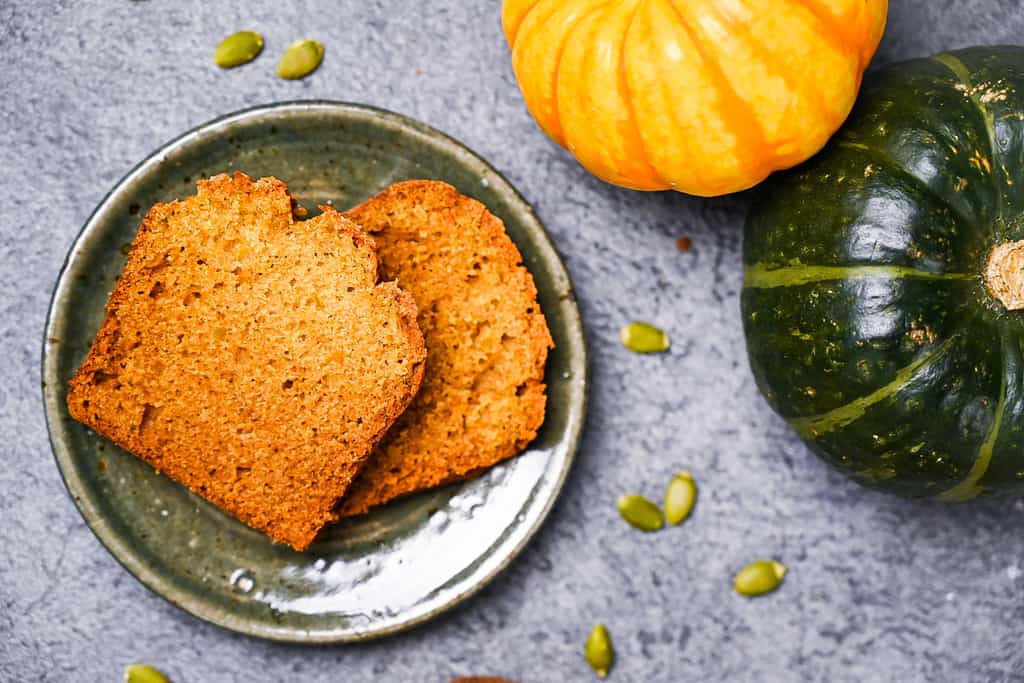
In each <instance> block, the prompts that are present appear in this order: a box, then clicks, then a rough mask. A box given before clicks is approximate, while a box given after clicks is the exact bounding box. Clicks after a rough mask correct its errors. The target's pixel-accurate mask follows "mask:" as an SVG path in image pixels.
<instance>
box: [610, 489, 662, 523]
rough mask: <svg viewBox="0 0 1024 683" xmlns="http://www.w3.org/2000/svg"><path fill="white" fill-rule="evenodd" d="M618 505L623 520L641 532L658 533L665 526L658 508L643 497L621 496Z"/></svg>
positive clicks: (632, 494)
mask: <svg viewBox="0 0 1024 683" xmlns="http://www.w3.org/2000/svg"><path fill="white" fill-rule="evenodd" d="M617 505H618V508H619V514H620V515H622V518H623V519H624V520H626V521H627V522H629V524H630V525H632V526H634V527H636V528H637V529H640V530H641V531H657V530H658V529H660V528H661V527H662V526H664V524H665V522H664V520H662V518H661V510H659V509H658V506H657V505H655V504H654V503H652V502H651V501H649V500H647V499H646V498H644V497H643V496H639V495H636V494H635V493H631V494H627V495H624V496H620V497H619V501H618V503H617Z"/></svg>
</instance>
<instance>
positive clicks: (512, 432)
mask: <svg viewBox="0 0 1024 683" xmlns="http://www.w3.org/2000/svg"><path fill="white" fill-rule="evenodd" d="M346 216H348V217H349V218H351V219H352V220H353V221H355V222H357V223H359V224H360V225H361V226H362V227H363V228H364V229H365V230H366V231H367V232H369V233H370V234H371V235H373V236H374V239H375V240H376V241H377V244H378V245H379V247H380V252H379V254H380V259H381V266H382V268H383V270H384V273H385V276H386V277H388V278H395V279H396V280H397V281H398V282H399V283H400V284H401V286H402V287H403V288H404V289H406V290H408V291H409V292H410V293H411V294H412V295H413V297H414V298H415V299H416V303H417V304H418V306H419V323H420V327H421V329H422V330H423V335H424V337H425V338H426V343H427V368H426V372H425V373H424V378H423V386H422V387H421V389H420V392H419V394H418V395H417V396H416V398H415V399H414V400H413V403H412V405H410V407H409V409H408V410H406V412H405V413H404V414H403V415H402V416H401V417H400V418H399V419H398V421H397V422H396V423H395V425H394V426H393V427H392V428H391V430H390V431H389V432H388V434H387V436H386V437H385V438H384V440H383V441H382V442H381V443H380V445H379V446H378V447H377V448H376V450H375V451H374V455H373V457H372V458H371V459H370V462H369V464H368V465H367V466H366V468H365V469H364V470H363V472H362V473H361V474H360V476H359V477H358V478H357V479H356V483H355V484H354V485H353V486H352V488H351V489H350V490H349V493H348V494H347V495H346V496H345V498H343V499H342V500H341V502H340V503H339V508H340V514H341V515H342V516H347V515H354V514H359V513H362V512H365V511H367V510H368V509H370V508H371V507H373V506H375V505H379V504H381V503H385V502H387V501H389V500H392V499H393V498H396V497H398V496H402V495H405V494H408V493H412V492H414V491H419V490H422V489H427V488H431V487H434V486H438V485H441V484H445V483H448V482H452V481H458V480H461V479H466V478H469V477H472V476H475V475H477V474H479V473H481V472H482V471H483V470H484V469H486V468H488V467H490V466H492V465H494V464H496V463H498V462H500V461H502V460H504V459H506V458H509V457H511V456H513V455H516V454H517V453H519V452H520V451H522V450H523V449H524V448H525V447H526V445H527V444H529V442H530V441H532V440H533V438H534V437H535V436H536V435H537V430H538V429H539V428H540V426H541V423H542V422H543V421H544V406H545V386H544V382H543V380H544V364H545V362H546V360H547V354H548V349H550V348H552V347H553V345H554V344H553V342H552V341H551V334H550V333H549V331H548V326H547V323H546V322H545V320H544V315H543V314H542V313H541V310H540V306H539V305H538V304H537V288H536V287H535V286H534V283H533V277H531V275H530V273H529V272H528V271H527V270H526V268H524V267H523V266H522V256H520V254H519V250H518V249H516V246H515V245H514V244H513V243H512V240H510V239H509V237H508V235H507V234H505V227H504V225H503V224H502V222H501V221H500V220H499V219H498V218H497V217H495V216H494V215H492V214H491V213H490V212H489V211H488V210H487V208H486V207H485V206H484V205H483V204H481V203H480V202H478V201H476V200H475V199H471V198H469V197H466V196H463V195H461V194H459V193H458V191H456V190H455V188H453V187H452V186H450V185H447V184H445V183H441V182H437V181H430V180H415V181H408V182H402V183H397V184H395V185H392V186H391V187H389V188H388V189H387V190H385V191H384V192H382V193H381V194H379V195H377V196H376V197H374V198H372V199H370V200H369V201H367V202H366V203H364V204H363V205H361V206H359V207H356V208H355V209H352V210H351V211H349V212H348V213H347V214H346Z"/></svg>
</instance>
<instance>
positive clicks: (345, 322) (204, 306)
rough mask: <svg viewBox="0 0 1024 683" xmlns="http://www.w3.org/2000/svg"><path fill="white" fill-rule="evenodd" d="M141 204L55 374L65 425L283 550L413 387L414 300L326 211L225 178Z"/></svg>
mask: <svg viewBox="0 0 1024 683" xmlns="http://www.w3.org/2000/svg"><path fill="white" fill-rule="evenodd" d="M198 190H199V191H198V195H196V196H192V197H189V198H187V199H185V200H183V201H177V202H171V203H167V204H157V205H156V206H154V207H153V208H152V210H151V211H150V212H149V213H148V214H147V216H146V218H145V220H144V221H143V223H142V226H141V228H140V229H139V232H138V235H137V236H136V238H135V241H134V242H133V245H132V249H131V252H130V253H129V256H128V260H127V263H126V264H125V268H124V271H123V272H122V274H121V277H120V279H119V280H118V283H117V286H116V287H115V289H114V292H113V293H112V294H111V297H110V300H109V302H108V303H107V310H106V319H105V320H104V322H103V325H102V327H101V328H100V331H99V333H98V334H97V337H96V340H95V342H94V343H93V346H92V348H91V350H90V352H89V354H88V357H87V358H86V360H85V362H84V363H83V365H82V367H81V369H80V370H79V371H78V374H76V375H75V377H74V378H73V379H72V380H71V385H70V389H69V393H68V408H69V410H70V412H71V415H72V416H73V417H74V418H75V419H77V420H79V421H81V422H83V423H85V424H86V425H88V426H89V427H92V428H93V429H95V430H96V431H97V432H99V433H100V434H103V435H104V436H106V437H108V438H110V439H111V440H113V441H114V442H116V443H117V444H118V445H120V446H122V447H124V448H125V449H127V450H129V451H131V452H132V453H134V454H136V455H138V456H139V457H141V458H142V459H144V460H145V461H147V462H148V463H150V464H151V465H152V466H153V467H155V468H156V469H157V470H159V471H161V472H163V473H166V474H167V475H169V476H170V477H172V478H174V479H176V480H177V481H179V482H181V483H183V484H185V485H186V486H188V487H189V488H190V489H192V490H193V491H195V492H196V493H198V494H199V495H201V496H203V497H204V498H206V499H208V500H210V501H211V502H213V503H214V504H215V505H217V506H219V507H221V508H223V509H224V510H227V511H228V512H230V513H232V514H234V515H235V516H237V517H238V518H239V519H241V520H242V521H244V522H246V523H247V524H249V525H251V526H253V527H255V528H256V529H260V530H262V531H264V532H266V533H267V534H268V535H269V536H271V537H272V538H273V539H275V540H277V541H281V542H284V543H287V544H288V545H290V546H292V547H294V548H295V549H297V550H302V549H304V548H306V547H307V546H308V545H309V544H310V543H311V542H312V541H313V538H314V537H315V536H316V534H317V532H318V531H319V530H320V529H321V527H323V526H324V524H326V523H327V522H329V521H331V520H332V519H334V518H335V516H336V514H335V512H334V509H335V506H336V502H337V500H338V498H339V497H340V496H342V495H343V494H344V493H345V491H346V489H347V488H348V487H349V484H350V483H351V482H352V480H353V478H354V477H355V475H356V474H357V472H358V471H359V469H360V468H361V466H362V465H363V464H364V462H365V461H366V460H367V457H368V456H369V455H370V452H371V450H372V449H373V447H374V445H375V444H376V443H377V442H378V441H379V440H380V439H381V437H382V436H383V435H384V433H385V432H386V431H387V429H388V428H389V427H390V426H391V424H392V423H393V422H394V421H395V419H396V418H397V417H398V416H399V415H400V414H401V413H402V411H403V410H405V408H406V406H408V405H409V403H410V401H411V400H412V398H413V396H414V395H415V394H416V391H417V389H418V388H419V385H420V382H421V379H422V376H423V369H424V359H425V356H426V351H425V348H424V344H423V336H422V334H421V332H420V329H419V327H418V325H417V323H416V313H417V311H416V304H415V302H414V300H413V298H412V297H411V296H410V295H409V294H408V293H406V292H404V291H402V290H401V289H399V288H398V286H397V285H396V284H394V283H392V282H384V283H380V282H379V278H378V261H377V255H376V251H377V249H376V245H375V243H374V240H373V239H372V238H371V237H369V236H368V235H366V233H365V232H363V231H362V230H361V229H360V228H359V227H358V226H356V225H354V224H353V223H352V222H351V221H349V220H346V219H345V218H343V217H342V216H341V215H340V214H339V213H337V212H336V211H335V210H334V209H332V208H331V207H329V206H323V207H321V209H322V210H323V213H322V214H321V215H319V216H317V217H315V218H312V219H309V220H306V221H295V220H294V216H295V215H297V213H298V211H297V204H296V203H295V202H294V200H293V199H292V197H291V196H290V195H289V193H288V188H287V187H286V185H285V184H284V183H283V182H281V181H279V180H277V179H275V178H261V179H260V180H257V181H253V180H252V179H251V178H249V177H248V176H246V175H244V174H242V173H236V174H235V175H234V176H233V177H231V176H227V175H219V176H216V177H214V178H211V179H209V180H205V181H200V182H199V183H198Z"/></svg>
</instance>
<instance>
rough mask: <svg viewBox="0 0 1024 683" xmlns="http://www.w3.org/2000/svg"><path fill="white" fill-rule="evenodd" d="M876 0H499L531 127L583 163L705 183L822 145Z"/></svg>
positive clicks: (654, 182)
mask: <svg viewBox="0 0 1024 683" xmlns="http://www.w3.org/2000/svg"><path fill="white" fill-rule="evenodd" d="M887 9H888V3H887V1H886V0H729V1H728V2H723V0H505V2H504V5H503V10H502V25H503V28H504V30H505V36H506V38H507V39H508V43H509V45H510V46H511V48H512V65H513V68H514V69H515V73H516V79H517V80H518V82H519V87H520V89H521V90H522V92H523V98H524V99H525V100H526V104H527V106H528V107H529V109H530V112H531V113H532V114H533V116H534V118H535V119H536V120H537V123H538V124H540V126H541V128H543V129H544V131H545V132H546V133H547V134H548V135H549V136H550V137H551V138H552V139H553V140H554V141H555V142H557V143H558V144H560V145H562V146H563V147H567V148H568V149H569V150H570V151H571V152H572V153H573V155H575V157H576V158H577V160H578V161H579V162H580V163H581V164H582V165H583V166H584V167H585V168H586V169H587V170H589V171H590V172H591V173H593V174H595V175H596V176H598V177H600V178H602V179H603V180H606V181H608V182H610V183H614V184H616V185H621V186H624V187H629V188H633V189H637V190H667V189H675V190H679V191H680V192H686V193H689V194H694V195H702V196H712V195H720V194H726V193H729V192H736V191H739V190H744V189H746V188H748V187H752V186H753V185H756V184H757V183H759V182H761V181H762V180H764V179H765V178H766V177H767V176H768V174H769V173H771V172H773V171H776V170H778V169H782V168H789V167H790V166H793V165H795V164H798V163H800V162H801V161H803V160H805V159H807V158H808V157H810V156H811V155H812V154H814V153H815V152H817V151H818V150H819V149H821V147H822V145H824V144H825V142H826V141H827V140H828V138H829V136H830V135H832V133H834V132H835V130H836V129H837V128H838V127H839V125H840V124H841V123H842V122H843V120H844V119H845V118H846V116H847V114H848V113H849V112H850V108H851V107H852V105H853V101H854V99H855V97H856V96H857V90H858V88H859V87H860V81H861V76H862V74H863V73H864V69H865V68H866V67H867V65H868V62H869V61H870V60H871V56H872V55H873V54H874V52H875V48H876V47H877V46H878V41H879V39H880V38H881V36H882V31H883V29H884V28H885V18H886V12H887Z"/></svg>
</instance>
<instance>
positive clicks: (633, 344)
mask: <svg viewBox="0 0 1024 683" xmlns="http://www.w3.org/2000/svg"><path fill="white" fill-rule="evenodd" d="M619 339H621V340H622V345H623V346H625V347H626V348H627V349H629V350H630V351H636V352H637V353H658V352H659V351H668V347H669V340H668V335H667V334H665V331H664V330H663V329H661V328H660V327H655V326H654V325H651V324H650V323H641V322H631V323H630V324H628V325H626V326H625V327H623V328H622V330H621V331H620V332H619Z"/></svg>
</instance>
